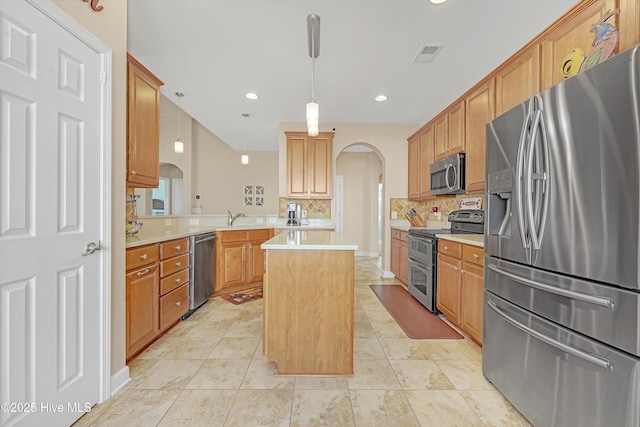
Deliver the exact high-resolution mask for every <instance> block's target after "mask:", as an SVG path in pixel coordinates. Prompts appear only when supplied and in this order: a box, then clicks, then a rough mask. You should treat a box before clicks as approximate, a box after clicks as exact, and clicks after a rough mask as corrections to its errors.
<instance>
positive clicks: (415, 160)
mask: <svg viewBox="0 0 640 427" xmlns="http://www.w3.org/2000/svg"><path fill="white" fill-rule="evenodd" d="M407 148H408V150H407V151H408V154H409V155H408V174H409V182H408V188H409V191H408V192H409V195H408V196H409V199H411V200H414V199H418V198H420V169H421V168H420V135H414V136H413V137H411V138H410V139H409V140H408V145H407Z"/></svg>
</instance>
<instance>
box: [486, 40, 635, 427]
mask: <svg viewBox="0 0 640 427" xmlns="http://www.w3.org/2000/svg"><path fill="white" fill-rule="evenodd" d="M486 173H487V176H486V185H487V208H486V210H487V218H486V228H485V252H486V253H487V254H488V255H487V258H486V260H485V277H484V278H485V291H484V309H483V312H484V323H483V350H482V356H483V361H482V368H483V372H484V375H485V376H486V378H487V379H488V380H489V381H491V382H492V383H493V384H494V385H495V386H496V388H497V389H498V390H500V392H502V394H503V395H504V396H505V397H506V398H507V399H508V400H509V401H510V402H511V403H512V404H513V405H514V406H515V407H516V408H517V409H518V410H519V411H520V412H521V413H522V414H523V415H524V416H525V417H526V418H527V419H528V420H529V421H531V422H532V423H533V424H534V425H536V426H582V427H584V426H633V427H638V426H640V335H639V331H640V329H639V325H640V322H639V316H640V304H639V297H640V265H639V264H640V45H639V46H636V47H635V48H633V49H630V50H628V51H625V52H622V53H620V54H618V55H617V56H615V57H613V58H610V59H609V60H607V61H605V62H603V63H601V64H598V65H596V66H595V67H593V68H591V69H589V70H586V71H583V72H581V73H579V74H578V75H577V76H575V77H573V78H571V79H568V80H566V81H563V82H561V83H559V84H558V85H556V86H553V87H551V88H550V89H548V90H545V91H544V92H541V93H540V94H538V95H537V96H535V97H533V98H531V99H529V100H527V101H526V102H524V103H523V104H521V105H519V106H517V107H515V108H513V109H512V110H510V111H508V112H506V113H504V114H503V115H501V116H500V117H498V118H496V119H495V120H493V121H492V122H490V123H489V124H487V152H486Z"/></svg>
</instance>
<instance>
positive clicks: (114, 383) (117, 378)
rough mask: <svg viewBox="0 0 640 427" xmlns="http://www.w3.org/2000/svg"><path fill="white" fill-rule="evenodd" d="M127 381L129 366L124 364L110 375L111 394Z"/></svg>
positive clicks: (128, 379) (129, 379)
mask: <svg viewBox="0 0 640 427" xmlns="http://www.w3.org/2000/svg"><path fill="white" fill-rule="evenodd" d="M129 381H131V378H129V367H128V366H127V365H125V366H124V367H123V368H122V369H120V370H119V371H118V372H116V373H115V374H114V375H111V396H113V395H114V394H116V393H117V392H118V391H119V390H120V389H122V387H124V386H125V385H127V383H128V382H129Z"/></svg>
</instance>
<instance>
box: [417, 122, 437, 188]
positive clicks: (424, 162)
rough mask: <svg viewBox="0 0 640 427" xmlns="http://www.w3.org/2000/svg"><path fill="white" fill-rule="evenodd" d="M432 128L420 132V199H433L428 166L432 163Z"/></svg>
mask: <svg viewBox="0 0 640 427" xmlns="http://www.w3.org/2000/svg"><path fill="white" fill-rule="evenodd" d="M433 137H434V134H433V126H432V125H429V126H427V127H425V128H424V129H423V130H422V131H421V132H420V162H419V163H420V185H419V191H420V194H419V196H420V198H421V199H424V198H427V197H434V196H432V195H431V191H430V189H431V173H430V171H429V166H431V163H433Z"/></svg>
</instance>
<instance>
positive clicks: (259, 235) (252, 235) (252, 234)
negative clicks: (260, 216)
mask: <svg viewBox="0 0 640 427" xmlns="http://www.w3.org/2000/svg"><path fill="white" fill-rule="evenodd" d="M270 238H271V229H269V228H265V229H260V230H250V231H249V233H248V235H247V240H269V239H270Z"/></svg>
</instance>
